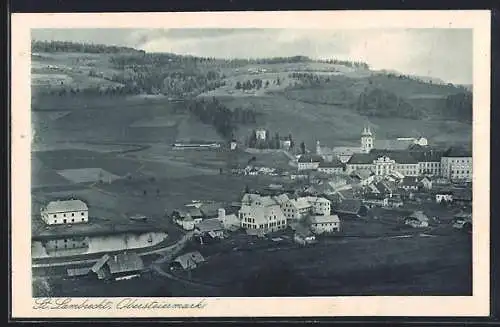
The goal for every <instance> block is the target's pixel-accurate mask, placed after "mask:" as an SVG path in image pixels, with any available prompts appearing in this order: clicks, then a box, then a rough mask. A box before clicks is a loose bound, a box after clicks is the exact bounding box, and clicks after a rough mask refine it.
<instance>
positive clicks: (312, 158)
mask: <svg viewBox="0 0 500 327" xmlns="http://www.w3.org/2000/svg"><path fill="white" fill-rule="evenodd" d="M322 161H323V158H322V157H321V156H318V155H315V154H312V155H311V154H303V155H301V156H300V158H299V160H298V162H300V163H307V162H311V163H312V162H322Z"/></svg>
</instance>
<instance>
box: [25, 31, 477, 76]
mask: <svg viewBox="0 0 500 327" xmlns="http://www.w3.org/2000/svg"><path fill="white" fill-rule="evenodd" d="M32 37H33V39H35V40H59V41H76V42H92V43H99V44H108V45H119V46H130V47H134V48H137V49H143V50H145V51H147V52H172V53H177V54H189V55H197V56H204V57H216V58H267V57H284V56H296V55H304V56H308V57H311V58H315V59H316V58H318V59H330V58H337V59H342V60H345V59H348V60H357V61H364V62H366V63H368V64H369V65H370V66H371V67H372V69H377V70H379V69H387V70H396V71H399V72H401V73H405V74H411V75H418V76H429V77H434V78H439V79H442V80H444V81H446V82H451V83H456V84H472V50H473V44H472V30H469V29H451V28H443V29H369V30H367V29H358V30H306V29H255V28H254V29H229V28H224V29H214V28H212V29H194V28H192V29H186V28H184V29H36V30H32Z"/></svg>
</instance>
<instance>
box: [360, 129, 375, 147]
mask: <svg viewBox="0 0 500 327" xmlns="http://www.w3.org/2000/svg"><path fill="white" fill-rule="evenodd" d="M371 149H373V135H372V132H371V130H370V127H369V126H368V127H366V126H365V127H364V128H363V132H362V133H361V152H363V153H369V152H370V151H371Z"/></svg>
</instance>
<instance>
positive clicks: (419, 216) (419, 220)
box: [405, 211, 429, 228]
mask: <svg viewBox="0 0 500 327" xmlns="http://www.w3.org/2000/svg"><path fill="white" fill-rule="evenodd" d="M405 225H409V226H411V227H415V228H418V227H428V226H429V218H427V216H426V215H425V214H424V213H423V212H422V211H415V212H414V213H412V214H411V215H409V216H408V217H406V218H405Z"/></svg>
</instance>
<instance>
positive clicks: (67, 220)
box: [40, 199, 89, 225]
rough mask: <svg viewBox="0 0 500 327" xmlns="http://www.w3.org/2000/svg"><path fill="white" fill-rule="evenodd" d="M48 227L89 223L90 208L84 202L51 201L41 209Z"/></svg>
mask: <svg viewBox="0 0 500 327" xmlns="http://www.w3.org/2000/svg"><path fill="white" fill-rule="evenodd" d="M40 214H41V217H42V220H43V221H44V222H45V223H46V224H47V225H61V224H77V223H86V222H88V221H89V208H88V206H87V204H86V203H85V202H83V201H82V200H74V199H73V200H59V201H51V202H49V203H48V204H47V206H45V207H44V208H42V209H40Z"/></svg>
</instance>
